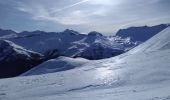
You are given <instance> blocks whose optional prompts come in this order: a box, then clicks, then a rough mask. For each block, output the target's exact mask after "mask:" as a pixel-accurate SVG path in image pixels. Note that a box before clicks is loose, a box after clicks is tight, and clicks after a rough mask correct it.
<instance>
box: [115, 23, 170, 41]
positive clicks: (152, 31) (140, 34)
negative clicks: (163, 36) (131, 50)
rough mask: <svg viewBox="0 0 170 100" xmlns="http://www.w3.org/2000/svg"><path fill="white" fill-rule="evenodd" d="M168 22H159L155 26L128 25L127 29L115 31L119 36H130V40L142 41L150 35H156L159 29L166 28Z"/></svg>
mask: <svg viewBox="0 0 170 100" xmlns="http://www.w3.org/2000/svg"><path fill="white" fill-rule="evenodd" d="M168 26H170V25H168V24H160V25H156V26H151V27H148V26H143V27H130V28H127V29H120V30H119V31H118V32H117V33H116V36H118V37H121V38H130V39H131V41H134V42H136V41H140V42H144V41H146V40H148V39H149V38H151V37H152V36H154V35H156V34H157V33H159V32H160V31H162V30H164V29H165V28H167V27H168Z"/></svg>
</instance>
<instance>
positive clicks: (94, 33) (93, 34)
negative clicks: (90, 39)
mask: <svg viewBox="0 0 170 100" xmlns="http://www.w3.org/2000/svg"><path fill="white" fill-rule="evenodd" d="M88 36H103V35H102V34H101V33H99V32H96V31H92V32H90V33H88Z"/></svg>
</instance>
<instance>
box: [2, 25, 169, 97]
mask: <svg viewBox="0 0 170 100" xmlns="http://www.w3.org/2000/svg"><path fill="white" fill-rule="evenodd" d="M169 34H170V27H169V28H167V29H165V30H164V31H162V32H160V33H159V34H157V35H156V36H154V37H153V38H152V39H150V40H149V41H147V42H145V43H143V44H142V45H140V46H138V47H136V48H135V49H133V50H132V51H129V52H127V53H125V54H122V55H120V56H117V57H113V58H109V59H104V60H97V61H89V62H88V63H86V64H84V65H83V66H81V67H79V68H74V69H72V70H67V71H62V72H57V73H53V74H44V75H36V76H28V77H25V76H24V77H17V78H11V79H2V80H0V87H1V88H0V98H1V99H2V100H23V98H24V100H56V99H57V100H170V85H169V83H170V77H169V76H170V66H169V63H170V62H169V61H170V46H169V41H170V40H169V38H170V35H169Z"/></svg>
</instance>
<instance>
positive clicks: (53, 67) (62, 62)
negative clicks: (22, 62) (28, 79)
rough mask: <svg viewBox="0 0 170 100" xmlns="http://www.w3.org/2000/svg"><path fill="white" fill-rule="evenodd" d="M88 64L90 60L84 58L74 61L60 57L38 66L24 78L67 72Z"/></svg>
mask: <svg viewBox="0 0 170 100" xmlns="http://www.w3.org/2000/svg"><path fill="white" fill-rule="evenodd" d="M87 62H88V60H86V59H83V58H75V59H74V58H68V57H59V58H56V59H51V60H49V61H46V62H44V63H42V64H40V65H38V66H36V67H35V68H33V69H31V70H30V71H28V72H26V73H24V74H22V76H27V75H40V74H47V73H54V72H59V71H66V70H69V69H73V68H76V67H80V66H83V65H84V64H85V63H87Z"/></svg>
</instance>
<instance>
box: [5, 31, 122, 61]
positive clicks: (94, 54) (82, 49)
mask: <svg viewBox="0 0 170 100" xmlns="http://www.w3.org/2000/svg"><path fill="white" fill-rule="evenodd" d="M28 34H29V35H28ZM8 40H10V41H13V42H14V43H16V44H18V45H20V46H23V47H24V48H26V49H28V50H33V51H35V52H39V53H42V54H46V53H47V52H49V51H50V52H53V51H57V53H58V54H59V55H62V56H67V57H83V58H87V59H102V58H108V57H112V56H116V55H118V54H121V53H123V52H124V48H123V46H122V45H121V44H118V43H116V42H114V41H110V40H109V39H108V38H107V37H105V36H103V35H102V34H100V33H98V32H90V33H89V34H88V35H84V34H80V33H78V32H76V31H73V30H69V29H66V30H65V31H63V32H58V33H54V32H42V31H34V32H22V33H19V35H18V37H17V38H11V39H8Z"/></svg>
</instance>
